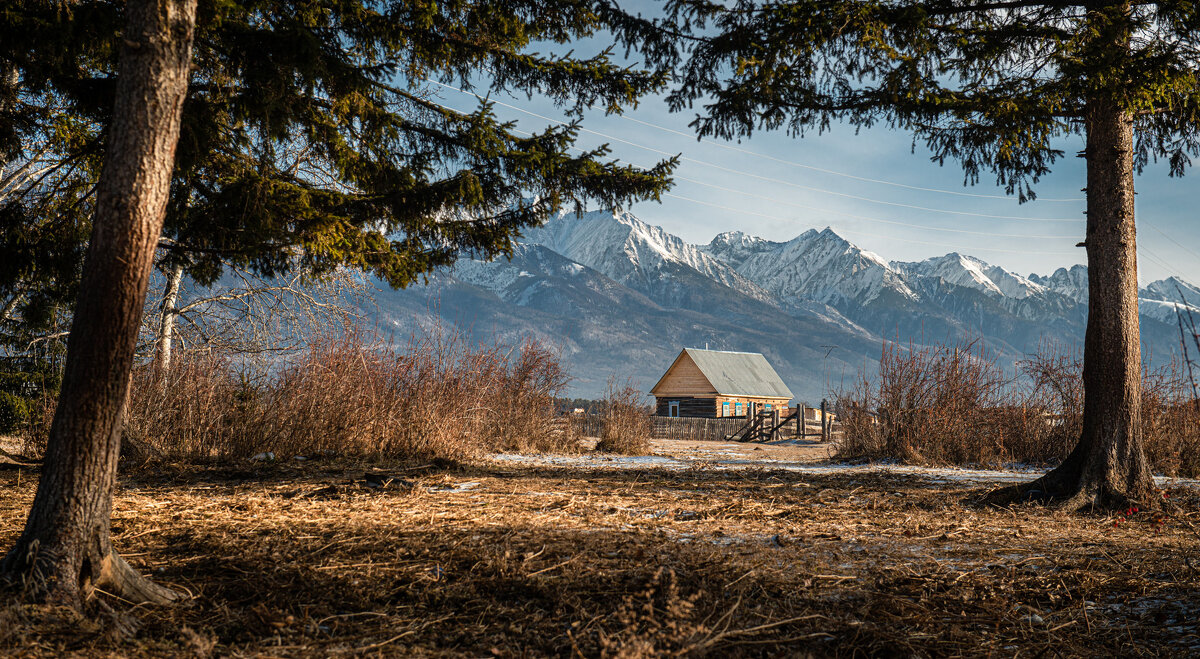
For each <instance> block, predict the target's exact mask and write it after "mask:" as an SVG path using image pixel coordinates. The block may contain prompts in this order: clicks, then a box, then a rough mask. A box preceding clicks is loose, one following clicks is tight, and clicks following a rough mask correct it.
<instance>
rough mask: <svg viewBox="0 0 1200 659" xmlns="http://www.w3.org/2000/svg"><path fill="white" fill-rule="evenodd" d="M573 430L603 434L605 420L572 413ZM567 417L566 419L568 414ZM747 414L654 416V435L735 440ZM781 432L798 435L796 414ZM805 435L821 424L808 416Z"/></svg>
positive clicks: (836, 432)
mask: <svg viewBox="0 0 1200 659" xmlns="http://www.w3.org/2000/svg"><path fill="white" fill-rule="evenodd" d="M569 419H570V420H569V423H570V427H571V431H572V432H573V433H574V434H575V436H576V437H599V436H600V431H601V429H602V427H603V421H602V419H601V417H600V416H599V415H597V414H578V415H573V416H571V417H569ZM564 421H566V419H565V418H564ZM748 421H749V420H748V419H747V418H746V417H733V418H724V419H693V418H672V417H665V416H651V417H650V424H651V434H650V436H651V437H653V438H654V439H686V440H693V441H716V442H722V441H731V440H732V439H733V438H734V436H735V435H737V434H738V433H740V432H742V431H744V430H746V424H747V423H748ZM832 425H833V427H832V428H831V430H832V431H833V433H832V437H833V438H834V439H837V438H839V437H840V435H841V429H842V428H841V425H842V424H840V423H834V424H832ZM779 435H780V436H781V437H786V438H789V439H790V438H795V437H796V422H795V416H792V417H791V420H789V421H788V422H787V423H785V424H783V426H782V427H781V428H779ZM805 436H806V437H807V438H808V439H810V440H819V439H820V438H821V424H820V422H818V421H814V420H811V419H810V420H808V422H807V423H806V424H805Z"/></svg>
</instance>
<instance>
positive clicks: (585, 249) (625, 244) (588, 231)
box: [520, 211, 770, 301]
mask: <svg viewBox="0 0 1200 659" xmlns="http://www.w3.org/2000/svg"><path fill="white" fill-rule="evenodd" d="M520 242H524V243H531V244H538V245H543V246H545V247H547V248H549V249H552V250H554V251H555V252H558V253H559V254H562V255H563V256H566V257H567V258H569V259H571V260H573V261H576V262H578V263H582V264H583V265H586V266H588V267H590V268H594V269H595V270H597V271H599V272H602V273H604V274H605V275H607V276H608V277H611V278H612V279H614V280H616V281H618V282H620V283H622V284H625V285H626V286H630V287H632V288H634V289H635V290H639V291H642V292H645V293H647V294H651V293H653V292H656V291H658V292H661V291H662V290H663V289H664V284H665V283H667V282H664V281H663V280H664V279H672V278H679V277H685V278H688V277H689V274H690V273H689V272H688V271H694V272H695V273H697V274H699V275H701V276H702V277H704V278H706V279H708V280H711V281H713V282H716V283H718V284H721V285H723V286H726V287H729V288H731V289H734V290H736V291H739V292H740V293H742V294H745V295H749V296H750V297H753V298H756V299H758V300H762V301H767V300H769V298H770V296H769V295H767V294H766V292H765V291H763V290H762V289H761V288H760V287H758V286H756V285H755V284H754V283H752V282H750V281H748V280H747V279H746V278H745V277H743V276H741V275H739V274H738V273H737V272H736V271H735V270H734V269H733V268H732V267H731V266H729V265H728V264H726V263H724V262H722V261H719V260H717V259H715V258H713V257H712V256H709V255H708V254H705V253H704V252H702V251H700V250H699V249H697V248H696V247H694V246H693V245H689V244H688V243H686V242H684V240H683V239H682V238H679V237H678V236H675V235H672V234H670V233H667V232H666V231H664V230H663V229H662V228H661V227H656V226H651V225H649V224H647V223H645V222H643V221H642V220H640V219H638V218H637V217H635V216H634V215H633V214H632V213H628V212H611V211H593V212H589V213H585V214H583V215H581V216H576V215H575V214H574V213H569V212H566V211H564V212H561V213H559V215H558V216H557V217H555V218H553V219H551V220H550V221H549V222H547V223H546V224H545V225H543V226H541V227H537V228H534V229H529V230H528V231H526V232H525V235H524V237H523V238H522V239H521V241H520ZM687 283H689V282H686V281H681V282H678V284H679V285H686V284H687ZM691 283H693V284H694V283H696V282H691ZM667 288H678V286H667ZM652 297H654V296H653V295H652Z"/></svg>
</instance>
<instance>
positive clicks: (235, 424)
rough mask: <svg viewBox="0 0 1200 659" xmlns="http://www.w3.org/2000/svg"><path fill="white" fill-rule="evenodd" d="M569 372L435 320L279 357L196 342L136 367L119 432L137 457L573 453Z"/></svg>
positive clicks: (521, 348)
mask: <svg viewBox="0 0 1200 659" xmlns="http://www.w3.org/2000/svg"><path fill="white" fill-rule="evenodd" d="M567 380H568V378H567V375H566V372H565V371H564V369H563V367H562V365H561V364H560V363H559V361H558V359H557V357H556V355H555V354H554V353H553V352H551V351H550V350H548V349H547V348H545V347H543V346H540V345H538V344H535V343H530V342H526V343H521V344H517V345H503V344H496V345H488V346H482V347H476V346H473V345H471V344H470V343H468V342H467V341H466V340H465V339H464V337H463V336H461V335H459V334H454V333H443V332H432V333H430V334H426V335H422V336H415V337H412V338H411V339H410V340H409V341H408V343H407V344H406V345H402V346H399V347H396V346H393V345H391V344H389V343H388V342H386V341H384V340H382V339H381V338H380V337H378V336H375V335H372V334H369V333H367V332H364V331H363V330H361V329H348V330H347V331H345V332H343V333H340V334H335V335H329V336H325V337H318V338H317V339H315V340H314V341H313V342H312V343H311V344H310V345H309V346H308V348H307V349H306V350H304V351H303V352H302V353H300V354H299V355H298V356H297V357H296V358H294V359H291V360H289V361H287V362H285V363H283V364H272V365H261V364H255V363H250V362H247V361H244V360H235V359H234V358H233V357H230V356H223V355H214V354H199V355H182V356H180V358H179V359H177V360H176V362H175V364H174V365H173V366H172V369H171V371H170V372H169V373H168V374H167V376H166V378H165V380H158V379H156V375H155V373H154V370H153V369H152V368H150V367H149V366H147V367H144V368H141V369H138V370H137V371H136V372H135V374H134V381H133V387H132V389H131V396H130V402H129V411H128V414H127V417H126V418H127V421H126V429H125V436H126V438H127V445H128V446H129V447H131V448H133V449H135V451H134V455H132V456H131V457H133V458H134V461H135V462H136V461H144V460H146V459H156V460H159V461H161V460H228V459H241V458H247V457H250V456H254V455H257V454H261V453H267V452H270V453H272V454H274V455H275V456H278V457H279V458H282V459H290V458H291V457H292V456H295V455H302V456H305V457H313V456H316V455H326V454H338V455H357V456H371V457H385V456H386V457H391V458H411V459H418V460H433V459H439V458H440V459H462V458H466V457H470V456H474V455H479V454H481V453H484V452H487V451H494V450H507V451H538V452H566V453H573V452H578V451H579V447H578V443H577V442H576V441H575V440H574V439H573V438H572V437H570V436H569V435H568V434H566V433H564V432H562V429H561V427H559V426H557V425H556V424H555V423H554V409H553V403H554V397H555V396H557V395H559V394H560V393H561V392H562V391H563V389H564V388H565V387H566V383H567ZM49 416H50V415H46V418H49ZM47 431H48V425H47V427H45V428H42V429H40V431H39V432H38V433H37V436H38V437H44V436H45V433H46V432H47ZM40 443H41V442H35V444H40Z"/></svg>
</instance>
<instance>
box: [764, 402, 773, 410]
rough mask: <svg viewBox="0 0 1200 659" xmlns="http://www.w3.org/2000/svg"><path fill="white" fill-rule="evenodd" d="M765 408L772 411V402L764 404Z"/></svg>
mask: <svg viewBox="0 0 1200 659" xmlns="http://www.w3.org/2000/svg"><path fill="white" fill-rule="evenodd" d="M763 409H764V410H766V411H768V412H770V411H771V404H770V403H767V404H766V405H764V406H763Z"/></svg>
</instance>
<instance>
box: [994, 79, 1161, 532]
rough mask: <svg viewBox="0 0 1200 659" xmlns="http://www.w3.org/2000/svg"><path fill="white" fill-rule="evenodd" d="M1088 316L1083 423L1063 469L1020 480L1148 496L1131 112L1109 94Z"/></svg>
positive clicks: (1100, 110)
mask: <svg viewBox="0 0 1200 659" xmlns="http://www.w3.org/2000/svg"><path fill="white" fill-rule="evenodd" d="M1086 154H1087V242H1086V245H1087V255H1088V322H1087V335H1086V337H1085V339H1084V347H1083V351H1084V352H1083V387H1084V396H1083V432H1082V434H1081V436H1080V438H1079V443H1078V444H1077V445H1076V446H1075V449H1074V450H1073V451H1072V452H1071V454H1070V455H1069V456H1068V457H1067V459H1066V460H1064V461H1063V463H1062V464H1061V465H1059V466H1058V467H1057V468H1056V469H1054V470H1053V471H1051V472H1049V473H1048V474H1046V475H1045V476H1043V477H1042V478H1040V479H1038V480H1036V481H1034V482H1033V483H1030V484H1027V485H1023V486H1020V487H1019V488H1016V491H1015V492H1010V494H1013V493H1015V494H1018V495H1021V496H1023V497H1025V498H1035V499H1043V500H1053V501H1061V502H1063V505H1064V506H1065V507H1068V508H1072V509H1079V508H1091V507H1102V508H1117V507H1124V506H1125V505H1127V504H1128V503H1130V502H1131V501H1137V500H1142V501H1145V500H1146V499H1147V498H1148V497H1149V495H1150V494H1151V493H1152V491H1153V488H1154V481H1153V478H1152V474H1151V472H1150V466H1149V463H1148V462H1147V460H1146V455H1145V452H1144V451H1143V450H1142V428H1141V423H1142V413H1141V407H1142V406H1141V402H1142V355H1141V342H1140V336H1139V329H1138V290H1137V240H1136V237H1137V231H1136V226H1135V222H1134V204H1133V199H1134V190H1133V118H1132V116H1131V115H1130V114H1129V113H1128V112H1125V111H1123V110H1121V109H1120V108H1119V106H1118V105H1117V104H1116V103H1115V102H1113V101H1111V100H1104V99H1100V100H1094V101H1092V102H1090V103H1089V104H1088V112H1087V151H1086Z"/></svg>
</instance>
